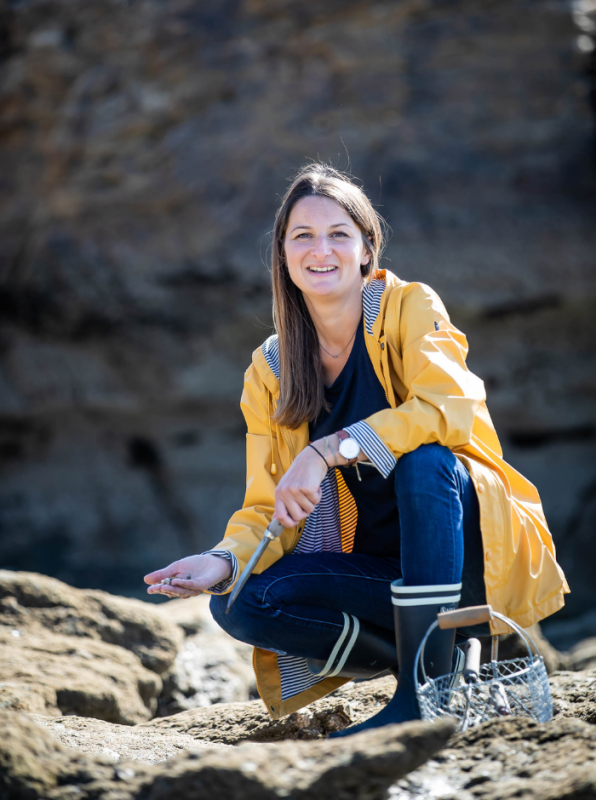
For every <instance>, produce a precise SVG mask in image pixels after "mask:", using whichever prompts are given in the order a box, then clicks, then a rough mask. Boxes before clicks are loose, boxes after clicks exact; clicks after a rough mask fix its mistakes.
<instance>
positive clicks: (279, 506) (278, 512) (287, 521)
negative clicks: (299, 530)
mask: <svg viewBox="0 0 596 800" xmlns="http://www.w3.org/2000/svg"><path fill="white" fill-rule="evenodd" d="M275 518H276V519H278V520H279V521H280V522H281V524H282V525H283V526H284V528H293V527H294V526H295V525H296V522H295V520H293V519H292V517H291V516H290V514H289V513H288V510H287V508H286V504H285V503H284V502H283V500H282V499H281V498H280V497H276V499H275Z"/></svg>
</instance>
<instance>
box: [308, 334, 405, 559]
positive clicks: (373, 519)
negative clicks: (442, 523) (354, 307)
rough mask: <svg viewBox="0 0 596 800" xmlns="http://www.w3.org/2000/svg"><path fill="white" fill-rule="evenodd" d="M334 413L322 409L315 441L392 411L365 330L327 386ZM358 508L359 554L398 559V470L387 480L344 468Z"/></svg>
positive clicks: (312, 430)
mask: <svg viewBox="0 0 596 800" xmlns="http://www.w3.org/2000/svg"><path fill="white" fill-rule="evenodd" d="M325 397H326V399H327V402H328V403H329V406H330V408H331V410H330V411H329V412H327V411H322V412H321V414H320V415H319V417H318V418H317V419H316V421H315V422H314V423H312V422H311V423H310V425H309V436H310V441H311V442H314V441H315V440H316V439H321V438H322V437H323V436H329V435H331V434H332V433H336V432H337V431H339V430H341V429H342V428H345V427H346V426H347V425H352V424H353V423H354V422H360V420H363V419H366V418H367V417H370V416H371V414H375V413H376V412H377V411H382V410H383V409H385V408H390V406H389V403H388V402H387V398H386V396H385V390H384V389H383V386H382V385H381V383H380V381H379V379H378V378H377V376H376V373H375V371H374V368H373V365H372V362H371V360H370V357H369V355H368V352H367V350H366V343H365V341H364V326H363V324H362V323H361V324H360V325H359V326H358V330H357V332H356V338H355V340H354V345H353V346H352V352H351V353H350V357H349V358H348V360H347V362H346V364H345V366H344V368H343V369H342V371H341V372H340V374H339V375H338V376H337V378H336V379H335V381H334V382H333V384H332V385H331V386H326V387H325ZM338 469H341V472H342V476H343V478H344V480H345V482H346V485H347V487H348V489H349V490H350V492H351V494H352V497H353V498H354V501H355V502H356V507H357V508H358V523H357V525H356V534H355V537H354V550H353V552H354V553H367V554H368V555H377V556H391V557H393V558H399V516H398V511H397V499H396V496H395V470H392V471H391V474H390V475H389V477H388V478H383V476H382V475H381V473H380V472H379V471H378V470H377V469H376V467H374V466H372V465H371V464H359V465H358V469H359V470H360V477H361V478H362V481H359V480H358V476H357V474H356V467H354V466H352V467H339V468H338Z"/></svg>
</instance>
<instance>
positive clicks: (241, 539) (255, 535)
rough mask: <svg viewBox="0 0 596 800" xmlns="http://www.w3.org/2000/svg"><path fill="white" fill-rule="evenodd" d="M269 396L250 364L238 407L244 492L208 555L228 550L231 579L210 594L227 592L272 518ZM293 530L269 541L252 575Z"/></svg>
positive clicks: (273, 440) (273, 448)
mask: <svg viewBox="0 0 596 800" xmlns="http://www.w3.org/2000/svg"><path fill="white" fill-rule="evenodd" d="M271 402H272V401H271V395H270V392H269V390H268V389H267V387H266V386H265V384H264V383H263V381H262V379H261V378H260V376H259V374H258V372H257V370H256V368H255V366H254V365H252V364H251V366H250V367H249V368H248V370H247V371H246V373H245V375H244V390H243V392H242V399H241V401H240V407H241V409H242V413H243V414H244V419H245V420H246V425H247V434H246V465H247V467H246V471H247V474H246V494H245V497H244V503H243V506H242V508H241V509H239V510H238V511H236V512H235V513H234V514H233V515H232V517H231V519H230V521H229V522H228V526H227V528H226V533H225V538H224V539H223V540H222V541H221V542H219V543H218V544H217V545H215V547H214V548H213V550H211V551H210V552H211V554H213V555H220V556H221V555H223V553H222V551H225V552H226V553H230V555H231V556H232V558H233V562H232V563H233V565H234V571H233V575H232V579H231V580H229V581H228V582H226V583H225V584H222V585H221V586H219V585H218V586H217V587H211V590H210V591H211V593H212V594H227V593H228V592H229V591H230V590H231V589H232V588H233V585H234V583H235V582H236V580H237V579H238V577H239V576H240V575H241V574H242V571H243V570H244V567H245V566H246V564H247V562H248V560H249V559H250V557H251V555H252V554H253V552H254V551H255V549H256V547H257V545H258V544H259V542H260V541H261V539H262V537H263V533H264V532H265V530H266V528H267V526H268V525H269V523H270V522H271V519H272V518H273V511H274V507H275V489H276V487H277V481H278V480H279V478H280V477H281V474H280V473H281V470H279V467H278V472H277V475H272V474H271V464H272V461H273V460H275V461H276V463H277V464H278V465H279V464H280V461H279V456H278V448H277V436H276V430H277V426H273V427H272V428H270V427H269V414H270V406H271ZM293 533H294V529H293V528H292V529H287V530H286V531H285V532H284V533H283V534H282V536H281V537H280V538H278V539H275V540H273V541H272V542H271V543H270V544H269V546H268V547H267V550H266V551H265V552H264V553H263V555H262V557H261V559H260V560H259V563H258V564H257V565H256V567H255V569H254V573H255V574H259V573H260V572H263V570H265V569H267V568H268V567H270V566H271V565H272V564H274V563H275V562H276V561H277V560H278V559H279V558H281V556H282V555H283V554H284V545H287V540H288V539H290V538H292V535H293Z"/></svg>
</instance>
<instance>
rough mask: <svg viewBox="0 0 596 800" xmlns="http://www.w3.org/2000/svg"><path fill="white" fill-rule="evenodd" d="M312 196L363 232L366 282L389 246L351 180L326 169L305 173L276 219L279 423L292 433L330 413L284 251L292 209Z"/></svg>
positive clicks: (313, 167)
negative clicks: (330, 205) (325, 411)
mask: <svg viewBox="0 0 596 800" xmlns="http://www.w3.org/2000/svg"><path fill="white" fill-rule="evenodd" d="M313 196H315V197H317V196H318V197H328V198H329V199H331V200H334V201H335V202H336V203H337V204H338V205H339V206H341V208H343V209H344V211H346V212H347V213H348V214H349V215H350V217H351V218H352V219H353V221H354V222H355V223H356V225H358V227H359V228H360V230H361V232H362V239H363V241H364V245H365V247H366V248H367V250H368V251H369V253H370V258H369V261H368V264H366V265H364V266H361V268H360V269H361V271H362V276H363V278H364V280H365V281H366V280H369V279H370V277H371V276H372V275H373V274H374V272H375V270H377V269H378V266H379V257H380V254H381V250H382V248H383V244H384V237H383V224H384V223H383V220H382V218H381V217H380V216H379V214H377V212H376V211H375V209H374V208H373V206H372V204H371V202H370V200H369V199H368V197H367V196H366V195H365V194H364V192H363V191H362V189H361V188H360V187H359V186H357V185H356V184H355V183H354V182H353V181H352V179H351V178H350V176H349V175H346V174H344V173H342V172H339V171H338V170H336V169H334V168H333V167H330V166H328V165H327V164H321V163H312V164H307V165H306V166H305V167H302V169H301V170H300V171H299V172H298V174H297V175H296V177H295V178H294V180H293V181H292V184H291V186H290V188H289V189H288V191H287V192H286V194H285V196H284V198H283V200H282V203H281V206H280V207H279V210H278V212H277V215H276V217H275V226H274V228H273V246H272V252H271V279H272V283H273V322H274V325H275V330H276V332H277V334H278V339H279V358H280V395H279V402H278V404H277V410H276V412H275V415H274V419H275V420H276V422H278V423H279V424H280V425H284V426H286V427H288V428H297V427H298V426H299V425H300V424H301V423H302V422H304V420H308V421H309V422H312V421H314V420H315V419H316V418H317V417H318V415H319V414H320V412H321V410H322V409H324V408H326V407H327V403H326V401H325V391H324V385H323V367H322V363H321V354H320V351H319V339H318V336H317V331H316V329H315V326H314V324H313V321H312V319H311V316H310V314H309V311H308V308H307V306H306V303H305V301H304V297H303V295H302V292H301V290H300V289H298V287H297V286H296V285H295V284H294V283H293V281H292V280H291V278H290V273H289V271H288V267H287V264H286V258H285V250H284V239H285V235H286V229H287V226H288V219H289V217H290V212H291V211H292V208H293V207H294V206H295V204H296V203H297V202H298V200H301V199H302V198H303V197H313Z"/></svg>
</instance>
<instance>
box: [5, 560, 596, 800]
mask: <svg viewBox="0 0 596 800" xmlns="http://www.w3.org/2000/svg"><path fill="white" fill-rule="evenodd" d="M533 635H534V637H535V639H536V640H537V643H538V646H539V648H540V650H541V652H542V653H543V655H544V657H545V662H546V664H547V668H548V671H549V673H550V674H549V680H550V685H551V691H552V695H553V708H554V715H555V716H554V719H553V720H552V721H551V722H549V723H546V724H538V723H535V722H533V721H531V720H528V719H522V718H508V719H502V720H495V721H492V722H488V723H486V724H485V725H482V726H480V727H478V728H474V729H472V730H470V731H468V732H467V733H465V734H454V729H453V724H452V723H451V721H449V720H448V721H446V722H441V723H440V724H438V723H435V724H431V723H426V722H419V723H408V724H405V725H400V726H393V727H390V728H385V729H382V730H379V731H370V732H367V733H363V734H360V735H358V736H354V737H350V738H347V739H340V740H333V739H329V740H327V736H328V734H329V733H331V732H333V731H337V730H341V729H343V728H345V727H347V726H348V725H350V724H353V723H356V722H359V721H361V720H363V719H366V718H367V717H369V716H371V715H372V714H374V713H375V712H376V711H378V710H380V709H381V708H382V707H383V706H384V704H385V703H386V702H387V700H388V699H389V697H390V696H391V695H392V693H393V690H394V687H395V681H394V679H393V678H391V677H381V678H378V679H376V680H374V681H368V682H363V683H350V684H347V685H345V686H343V687H341V689H339V690H338V691H337V692H335V693H333V694H332V695H329V696H328V697H325V698H323V699H321V700H319V701H317V702H316V703H313V704H312V705H311V706H309V707H308V708H305V709H303V710H302V711H300V712H297V713H295V714H291V715H289V716H287V717H284V718H283V719H281V720H277V721H273V720H271V718H270V717H269V716H268V714H267V712H266V710H265V708H264V706H263V704H262V703H261V701H260V700H250V698H251V697H253V696H254V692H255V689H254V679H253V676H252V674H251V671H250V649H249V648H247V647H246V646H244V645H242V644H240V643H237V642H234V641H233V640H231V639H230V638H229V637H228V636H226V634H223V633H222V632H221V631H219V630H218V629H217V627H216V626H215V625H214V623H213V621H212V620H211V617H210V615H209V612H208V607H207V598H205V597H201V598H196V599H193V600H190V601H172V602H168V603H165V604H163V605H161V606H159V605H153V604H150V603H143V602H141V601H138V600H128V599H126V598H118V597H112V596H110V595H108V594H105V593H102V592H85V591H82V590H77V589H73V588H72V587H69V586H67V585H65V584H63V583H60V582H59V581H56V580H54V579H51V578H47V577H45V576H43V575H36V574H30V573H14V572H6V571H4V572H2V571H0V645H1V650H0V726H1V729H2V731H3V732H7V733H9V734H10V735H5V736H4V737H2V741H1V743H0V800H4V798H6V799H7V800H13V799H14V800H20V798H23V800H24V799H25V798H27V800H38V798H39V800H41V799H42V798H43V800H71V798H72V799H73V800H74V798H77V800H87V798H89V800H91V799H92V798H98V800H99V798H101V799H102V800H133V798H134V799H135V800H137V799H138V800H158V798H159V800H161V799H162V798H163V800H165V798H166V797H172V796H176V797H178V798H179V800H186V798H188V800H191V798H200V797H209V799H210V800H214V798H219V797H221V798H224V797H225V798H226V799H227V800H230V799H231V800H234V799H235V798H242V800H246V798H255V800H257V798H258V800H267V798H282V797H285V798H288V797H289V798H313V800H324V798H334V800H335V799H336V798H337V800H342V799H343V798H345V800H348V798H349V799H350V800H351V799H352V798H354V799H355V800H360V798H362V800H374V799H375V798H379V800H380V798H384V797H390V798H394V800H414V798H416V800H417V799H418V798H429V797H433V798H445V800H449V799H451V800H455V798H457V800H474V799H475V798H482V800H484V798H486V800H497V798H499V799H501V798H505V799H507V798H523V799H524V800H534V799H535V800H555V798H556V800H559V798H564V799H565V800H584V799H585V800H587V798H592V797H596V767H595V766H594V762H595V761H596V759H595V752H594V751H595V749H596V727H594V722H596V669H594V667H596V648H595V647H594V640H590V639H588V640H585V641H584V642H583V643H580V644H579V645H578V646H577V647H576V648H574V650H572V651H570V652H569V653H566V654H561V653H559V652H557V651H556V650H554V649H553V648H552V647H550V646H549V644H548V642H546V641H545V640H544V639H542V637H541V635H540V631H539V630H538V629H536V630H534V631H533ZM517 655H519V651H518V643H517V640H516V639H515V638H506V637H504V638H503V641H502V645H501V657H502V658H511V657H516V656H517ZM579 667H584V669H581V670H580V669H578V668H579Z"/></svg>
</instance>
